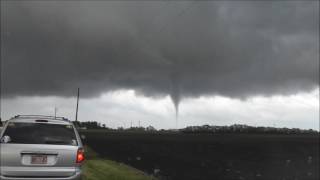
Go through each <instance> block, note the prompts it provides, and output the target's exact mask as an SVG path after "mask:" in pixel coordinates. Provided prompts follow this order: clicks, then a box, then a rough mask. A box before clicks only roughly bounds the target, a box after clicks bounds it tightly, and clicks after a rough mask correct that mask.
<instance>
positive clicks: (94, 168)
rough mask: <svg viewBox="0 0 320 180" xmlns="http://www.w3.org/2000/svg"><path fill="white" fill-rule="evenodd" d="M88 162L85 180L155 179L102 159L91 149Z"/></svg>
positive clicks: (88, 151) (87, 149) (85, 169)
mask: <svg viewBox="0 0 320 180" xmlns="http://www.w3.org/2000/svg"><path fill="white" fill-rule="evenodd" d="M86 151H87V152H86V155H87V160H86V162H85V164H84V167H83V171H84V177H83V180H105V179H108V180H153V179H154V178H152V177H150V176H147V175H145V174H144V173H143V172H141V171H139V170H136V169H134V168H132V167H129V166H127V165H124V164H121V163H117V162H114V161H111V160H107V159H102V158H100V157H99V156H98V154H97V153H95V152H94V151H92V149H91V148H89V147H86Z"/></svg>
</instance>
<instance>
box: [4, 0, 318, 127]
mask: <svg viewBox="0 0 320 180" xmlns="http://www.w3.org/2000/svg"><path fill="white" fill-rule="evenodd" d="M318 3H319V2H318V1H310V2H299V1H292V2H290V1H289V2H283V1H281V2H266V1H262V2H251V1H243V2H231V1H212V2H208V1H205V2H192V1H182V2H181V1H175V2H161V1H154V2H146V1H134V2H128V1H122V2H114V1H106V2H102V1H97V2H83V1H82V2H81V1H79V2H77V1H69V2H61V1H57V2H54V1H48V2H45V1H34V2H32V1H28V2H23V1H15V2H9V1H4V2H3V1H2V2H1V39H2V41H1V51H2V57H1V61H2V67H1V80H2V84H1V89H2V96H3V98H4V100H3V101H2V109H1V110H2V113H3V116H4V118H5V117H8V116H11V115H14V114H19V112H25V113H28V114H30V113H31V114H42V113H46V114H47V113H50V112H52V111H53V110H52V111H51V110H49V109H53V107H54V106H58V107H59V111H60V112H61V113H62V114H63V112H65V113H64V114H65V115H66V116H69V117H70V118H73V115H72V113H71V112H72V111H73V110H72V109H73V106H74V95H75V91H76V88H77V87H80V88H81V96H82V97H83V98H84V99H82V100H81V102H82V104H81V106H82V109H81V113H80V119H82V120H99V121H108V120H110V121H109V123H110V126H119V122H121V121H123V124H125V123H126V122H128V121H131V120H128V119H135V121H139V120H138V119H141V121H143V122H145V123H146V124H154V126H156V127H158V128H161V127H164V128H170V127H173V126H174V123H175V120H174V118H175V115H174V108H176V109H178V108H179V107H180V117H179V126H183V125H196V124H203V123H207V124H230V123H247V124H257V125H259V124H265V125H277V124H281V125H285V126H291V127H303V128H318V124H317V123H318V120H319V115H318V114H319V103H318V100H319V51H318V50H319V41H318V40H319V34H318V32H319V16H318V14H319V6H318ZM130 93H131V96H130ZM128 94H129V95H128ZM124 97H127V98H128V100H126V99H125V98H124ZM296 97H299V98H301V97H304V98H302V99H303V102H304V103H306V104H308V108H311V109H308V108H307V109H308V110H306V109H304V108H305V107H304V108H302V107H301V106H300V105H298V104H299V103H292V104H296V105H297V107H295V108H298V109H291V108H292V107H291V104H287V103H280V102H279V101H278V100H279V98H280V99H282V101H284V102H291V101H293V100H295V98H296ZM306 97H308V98H306ZM310 97H311V98H310ZM115 98H120V99H121V98H124V99H122V100H121V101H113V100H114V99H115ZM130 98H131V99H130ZM221 98H222V99H223V100H222V102H223V103H222V104H224V103H227V104H228V105H227V106H223V105H221V104H219V103H216V102H217V101H218V102H219V100H221ZM261 98H262V100H261ZM299 98H298V99H299ZM257 99H258V100H257ZM305 99H308V101H307V102H305ZM202 100H203V101H202ZM172 101H173V103H172ZM46 102H48V103H47V105H44V104H43V103H45V104H46ZM201 102H202V103H201ZM144 103H146V104H144ZM260 103H263V105H261V104H260ZM279 103H280V104H282V106H281V107H283V113H284V112H287V113H292V111H297V112H300V113H297V114H296V115H295V116H284V115H280V114H281V113H280V114H279V112H278V111H279V109H278V108H279V107H278V106H279ZM141 104H142V105H141ZM140 105H141V106H140ZM155 105H157V109H158V110H156V111H154V110H152V108H151V109H148V107H149V106H151V107H153V106H155ZM199 106H201V107H202V108H200V109H199ZM259 106H263V107H265V108H260V109H259V108H258V109H256V107H259ZM41 107H43V108H46V109H42V108H41ZM84 107H87V108H84ZM222 107H223V109H224V111H217V109H219V108H222ZM240 107H243V108H244V109H241V108H240ZM168 108H169V109H168ZM246 108H249V109H252V108H254V113H253V112H251V111H250V110H249V109H246ZM67 109H69V111H67ZM110 109H111V110H110ZM201 109H205V110H201ZM230 109H232V112H229V111H231V110H230ZM16 111H17V112H16ZM158 111H159V112H158ZM240 111H243V112H240ZM67 112H69V113H67ZM244 112H245V113H244ZM250 113H253V115H254V118H253V117H251V116H249V117H248V115H249V114H250ZM255 113H256V114H255ZM310 113H311V114H310ZM261 114H267V115H266V116H263V115H261ZM292 114H295V113H292ZM301 114H303V115H301ZM253 119H254V122H253ZM281 119H282V121H281ZM279 121H281V122H279ZM283 121H285V122H286V123H283ZM288 121H289V122H288ZM266 122H268V123H266ZM302 122H305V123H306V124H308V125H305V124H304V123H302ZM120 124H121V123H120ZM172 124H173V125H172Z"/></svg>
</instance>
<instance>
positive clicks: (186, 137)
mask: <svg viewBox="0 0 320 180" xmlns="http://www.w3.org/2000/svg"><path fill="white" fill-rule="evenodd" d="M81 133H82V134H85V135H86V142H85V143H86V144H87V145H89V146H90V147H91V148H92V149H93V150H94V151H96V152H97V153H98V155H99V156H101V157H103V158H107V159H111V160H114V161H117V162H121V163H124V164H128V165H130V166H132V167H134V168H137V169H140V170H142V171H144V172H146V173H148V174H150V175H154V176H156V177H158V179H168V180H179V179H185V180H196V179H219V180H224V179H225V180H227V179H228V180H230V179H235V180H236V179H239V180H241V179H256V180H264V179H266V180H270V179H272V180H278V179H279V180H283V179H299V180H317V179H319V171H318V169H319V136H317V135H262V134H219V135H217V134H215V135H214V134H179V133H164V134H155V133H133V132H132V133H128V132H108V131H84V132H81Z"/></svg>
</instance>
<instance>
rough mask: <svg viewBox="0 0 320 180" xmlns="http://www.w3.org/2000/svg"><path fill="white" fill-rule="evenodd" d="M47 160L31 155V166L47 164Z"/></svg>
mask: <svg viewBox="0 0 320 180" xmlns="http://www.w3.org/2000/svg"><path fill="white" fill-rule="evenodd" d="M47 163H48V158H47V156H45V155H32V156H31V164H47Z"/></svg>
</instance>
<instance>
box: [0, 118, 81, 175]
mask: <svg viewBox="0 0 320 180" xmlns="http://www.w3.org/2000/svg"><path fill="white" fill-rule="evenodd" d="M0 138H1V139H0V141H1V142H0V162H1V163H0V179H1V180H7V179H10V180H13V179H17V180H18V179H21V180H25V179H26V180H31V179H32V180H53V179H54V180H60V179H61V180H62V179H63V180H69V179H70V180H78V179H81V166H82V163H83V161H84V149H83V145H82V142H81V139H80V136H79V134H78V132H77V130H76V128H75V126H74V125H73V123H72V122H71V121H69V120H67V119H65V118H58V117H52V116H34V115H18V116H15V117H14V118H11V119H10V120H8V121H7V122H6V123H5V124H4V127H3V129H2V131H1V134H0Z"/></svg>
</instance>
